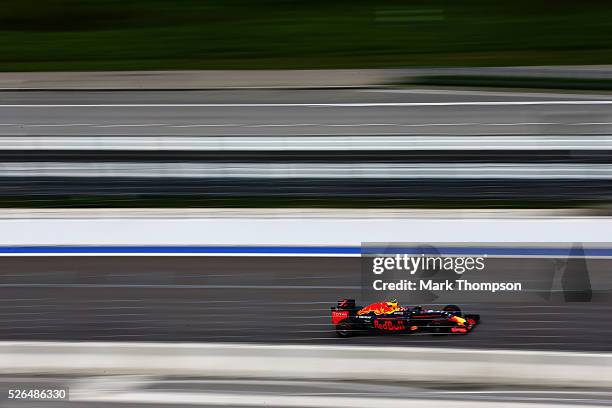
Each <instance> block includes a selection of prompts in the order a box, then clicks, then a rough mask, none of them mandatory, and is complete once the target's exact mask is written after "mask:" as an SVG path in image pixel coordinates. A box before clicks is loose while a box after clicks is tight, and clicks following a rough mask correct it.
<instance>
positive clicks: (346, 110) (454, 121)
mask: <svg viewBox="0 0 612 408" xmlns="http://www.w3.org/2000/svg"><path fill="white" fill-rule="evenodd" d="M611 104H612V97H611V96H609V95H604V94H590V95H589V94H557V93H512V92H511V93H499V92H481V91H453V90H402V89H381V90H363V89H361V90H360V89H348V90H346V89H345V90H342V89H340V90H338V89H333V90H330V89H328V90H250V91H245V90H241V91H230V90H227V91H163V92H162V91H123V92H91V91H80V92H75V91H68V92H62V91H54V92H35V91H32V92H23V91H22V92H8V91H4V92H0V135H11V136H16V135H75V136H87V135H101V134H103V135H132V136H135V135H145V136H153V135H177V136H178V135H196V136H210V135H244V136H274V135H281V136H293V135H351V136H356V135H379V136H383V135H410V134H415V135H434V134H448V135H472V136H473V135H483V134H484V135H494V134H500V135H510V134H516V135H518V134H556V135H560V134H609V133H610V130H611V129H612V105H611Z"/></svg>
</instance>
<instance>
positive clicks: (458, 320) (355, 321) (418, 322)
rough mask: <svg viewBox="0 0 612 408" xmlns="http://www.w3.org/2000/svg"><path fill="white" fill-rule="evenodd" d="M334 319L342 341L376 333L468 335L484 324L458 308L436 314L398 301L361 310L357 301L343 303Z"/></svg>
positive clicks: (443, 310)
mask: <svg viewBox="0 0 612 408" xmlns="http://www.w3.org/2000/svg"><path fill="white" fill-rule="evenodd" d="M331 318H332V324H333V325H334V326H335V328H336V334H337V335H338V336H340V337H350V336H355V335H359V334H376V333H399V334H410V333H419V332H421V333H422V332H427V333H432V334H468V333H470V332H471V331H472V330H473V329H474V327H476V325H478V324H479V323H480V315H478V314H467V313H466V314H464V313H463V312H462V311H461V309H460V308H459V307H458V306H455V305H447V306H445V307H444V308H442V309H441V310H436V309H425V308H423V307H422V306H401V305H400V304H399V302H398V301H396V300H392V301H385V302H376V303H372V304H370V305H367V306H365V307H361V306H356V305H355V300H354V299H343V300H340V301H339V302H338V305H337V306H336V307H332V308H331Z"/></svg>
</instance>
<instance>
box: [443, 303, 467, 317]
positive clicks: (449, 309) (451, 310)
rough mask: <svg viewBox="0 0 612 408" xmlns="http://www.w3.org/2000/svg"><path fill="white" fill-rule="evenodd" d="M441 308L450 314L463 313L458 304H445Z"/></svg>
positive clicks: (457, 314) (458, 314)
mask: <svg viewBox="0 0 612 408" xmlns="http://www.w3.org/2000/svg"><path fill="white" fill-rule="evenodd" d="M442 310H444V311H445V312H448V313H450V314H452V315H453V316H459V317H461V316H462V315H463V313H462V312H461V308H459V306H457V305H446V306H444V309H442Z"/></svg>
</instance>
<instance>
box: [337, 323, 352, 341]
mask: <svg viewBox="0 0 612 408" xmlns="http://www.w3.org/2000/svg"><path fill="white" fill-rule="evenodd" d="M336 335H337V336H338V337H351V336H354V335H355V331H354V328H353V325H352V324H351V323H350V322H347V321H346V320H343V321H341V322H340V323H338V324H337V325H336Z"/></svg>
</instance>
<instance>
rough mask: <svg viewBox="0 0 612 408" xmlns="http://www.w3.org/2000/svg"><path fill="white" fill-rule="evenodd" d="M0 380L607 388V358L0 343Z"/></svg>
mask: <svg viewBox="0 0 612 408" xmlns="http://www.w3.org/2000/svg"><path fill="white" fill-rule="evenodd" d="M0 373H2V374H18V373H19V374H24V373H28V374H35V373H45V374H47V373H52V374H78V375H100V374H105V375H111V374H117V375H121V374H144V375H177V376H207V377H226V378H227V377H231V378H235V377H240V378H291V379H306V378H308V379H330V380H331V379H333V380H348V379H351V380H372V381H409V382H415V381H432V382H453V383H478V384H493V385H494V384H497V385H501V384H504V385H532V386H588V387H610V386H612V354H594V353H570V352H563V353H561V352H541V351H504V350H459V349H440V348H437V349H433V348H400V347H358V346H356V347H351V346H311V345H308V346H306V345H252V344H216V343H207V344H185V343H182V344H168V343H164V344H154V343H52V342H40V343H37V342H2V343H0Z"/></svg>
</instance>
